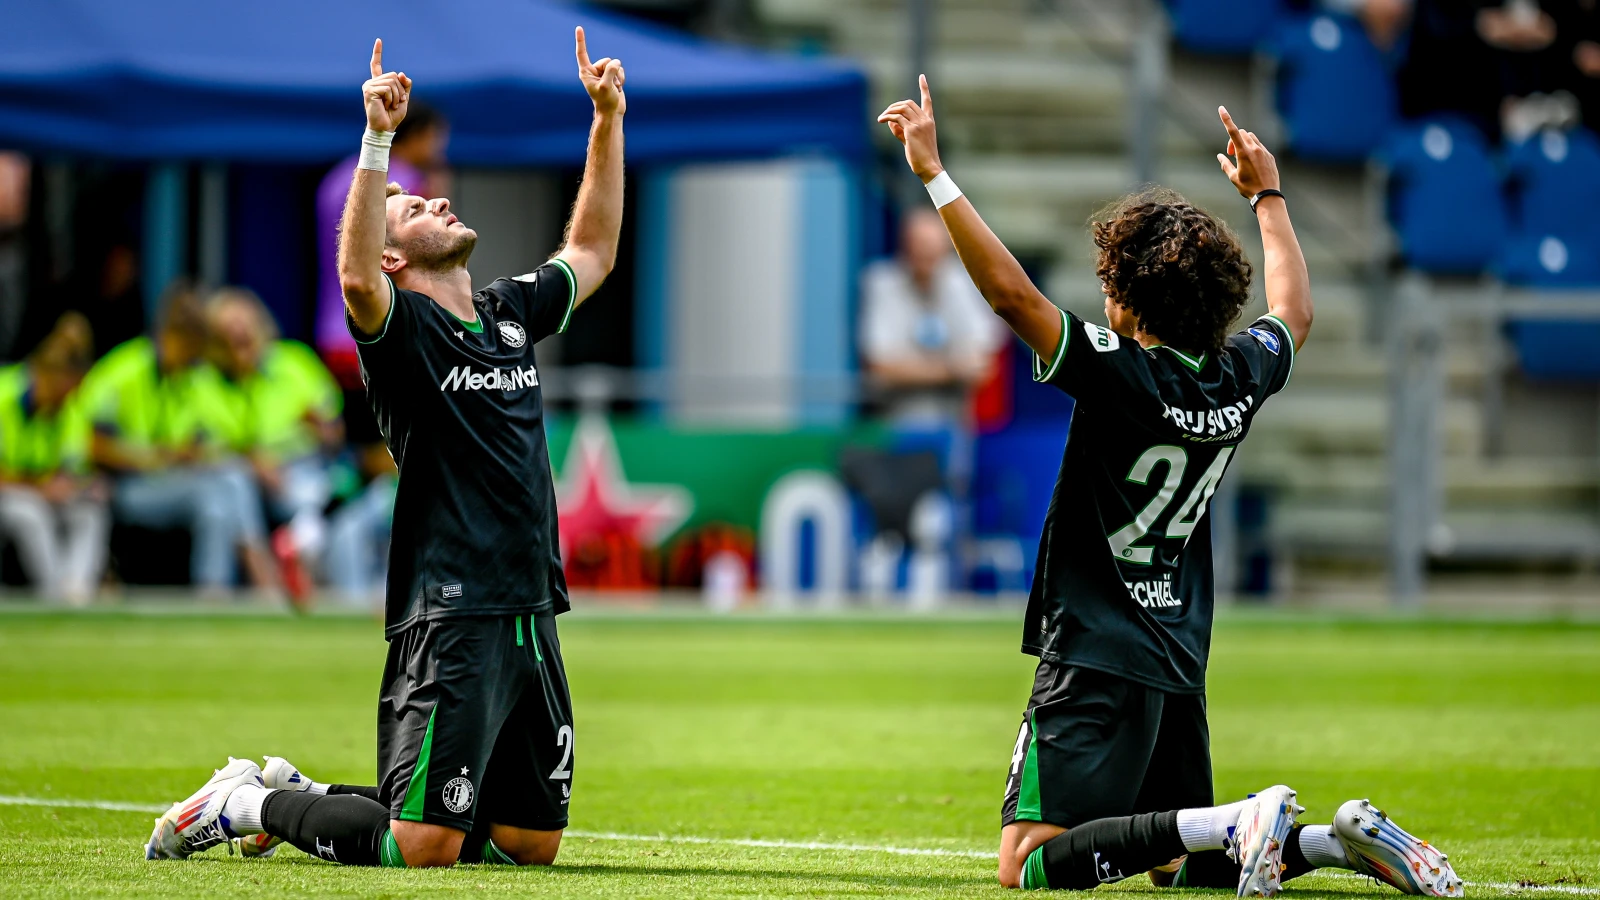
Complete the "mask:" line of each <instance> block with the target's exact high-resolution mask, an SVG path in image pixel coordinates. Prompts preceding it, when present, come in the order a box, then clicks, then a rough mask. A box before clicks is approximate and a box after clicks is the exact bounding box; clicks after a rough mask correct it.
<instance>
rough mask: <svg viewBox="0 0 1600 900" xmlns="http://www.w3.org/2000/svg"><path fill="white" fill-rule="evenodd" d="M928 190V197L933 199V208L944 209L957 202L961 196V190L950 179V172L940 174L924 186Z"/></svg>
mask: <svg viewBox="0 0 1600 900" xmlns="http://www.w3.org/2000/svg"><path fill="white" fill-rule="evenodd" d="M924 187H926V188H927V189H928V196H929V197H932V198H933V208H934V209H942V208H944V207H945V206H946V205H947V204H950V203H954V202H956V198H957V197H959V196H961V188H958V187H956V183H955V182H954V181H952V180H951V179H950V173H949V172H940V173H939V174H938V175H935V176H934V178H933V180H932V181H930V182H928V183H927V184H926V185H924Z"/></svg>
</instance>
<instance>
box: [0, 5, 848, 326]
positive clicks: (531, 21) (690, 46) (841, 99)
mask: <svg viewBox="0 0 1600 900" xmlns="http://www.w3.org/2000/svg"><path fill="white" fill-rule="evenodd" d="M577 25H582V26H584V28H585V30H586V32H587V34H588V42H589V49H590V52H591V55H592V56H593V57H594V58H596V59H598V58H601V57H615V58H620V59H621V60H622V61H623V63H624V65H626V67H627V71H628V88H627V90H628V97H629V103H628V120H627V132H628V138H627V140H628V162H629V164H630V165H634V166H637V165H639V164H650V163H669V164H670V163H673V162H678V161H716V160H738V159H751V158H764V157H765V158H771V157H779V156H790V155H806V156H811V155H817V156H829V157H833V158H836V159H840V160H842V161H844V162H845V163H846V165H856V164H859V162H860V161H861V160H862V159H863V158H864V157H865V154H866V151H867V148H868V141H867V135H868V128H869V127H870V122H871V119H870V116H868V114H867V108H866V102H867V91H866V80H865V78H864V76H863V75H862V73H861V72H860V71H859V70H858V69H856V68H855V67H853V66H852V65H850V64H849V63H847V62H843V61H839V60H830V59H820V58H799V57H785V56H779V55H775V54H770V53H763V52H757V51H753V50H748V49H743V48H739V47H733V46H727V45H719V44H711V43H707V42H704V41H701V40H697V39H695V38H693V37H689V36H686V35H682V34H678V33H675V32H671V31H669V30H666V29H663V28H660V27H657V26H654V25H651V24H648V23H641V22H638V21H635V20H630V19H626V18H624V17H621V16H617V15H614V14H610V13H607V12H604V11H600V10H595V9H592V8H588V7H584V6H580V5H574V4H569V3H561V2H553V0H452V2H450V3H441V2H437V0H381V2H380V0H273V2H270V3H240V2H233V0H221V2H219V0H139V2H133V3H130V2H126V0H50V2H47V3H31V4H21V5H18V6H17V8H16V9H14V10H11V11H10V15H8V16H7V21H6V27H5V28H3V29H0V148H6V149H20V150H24V151H28V152H32V153H35V154H41V155H60V156H65V157H76V158H79V159H99V160H111V161H125V162H130V163H146V162H148V163H151V164H152V165H151V166H150V168H149V170H148V177H147V178H146V180H145V182H144V192H143V198H144V199H143V204H144V205H143V210H144V212H143V227H142V229H141V233H142V235H143V238H142V242H141V247H142V249H141V255H142V259H141V264H140V279H141V283H142V292H143V294H144V298H145V303H146V305H147V307H148V306H150V305H151V304H153V303H154V302H155V301H156V299H157V297H158V296H159V294H160V293H161V291H162V289H163V288H164V286H165V285H166V284H168V283H169V281H170V279H171V278H173V277H174V276H177V275H180V274H183V273H185V272H186V271H195V272H197V273H198V274H199V275H200V276H201V277H202V278H203V279H206V280H212V281H222V280H231V281H234V282H235V283H242V284H246V285H249V286H251V287H253V288H255V289H256V291H257V292H258V293H260V294H261V295H262V297H263V299H264V300H266V301H267V304H268V305H269V307H271V308H272V309H273V311H274V313H276V314H277V315H278V316H279V317H280V321H281V322H282V323H283V324H284V326H285V330H286V331H287V332H288V333H290V334H293V335H296V336H298V335H300V334H303V333H305V332H304V328H305V326H304V319H305V310H304V309H303V307H304V306H305V298H304V293H305V292H304V289H303V284H304V282H305V280H306V277H305V272H306V271H307V270H308V268H310V267H312V266H314V265H315V261H314V258H312V257H310V256H308V252H309V251H308V250H307V249H306V248H304V247H301V246H299V245H298V244H296V243H295V237H294V236H295V235H297V234H304V232H305V229H304V221H305V214H304V213H303V211H302V210H300V209H299V208H297V207H294V205H293V204H292V203H291V204H285V203H283V202H282V201H283V199H284V198H285V197H293V196H295V195H296V194H304V193H305V191H304V188H303V186H302V185H301V184H300V182H299V181H297V179H299V178H300V176H299V175H298V174H297V172H296V170H295V167H301V169H302V170H303V169H305V168H306V167H319V166H325V165H328V164H331V163H334V162H335V161H336V160H339V159H342V158H344V157H346V156H348V155H349V154H351V153H352V152H354V151H355V149H356V148H357V146H358V143H359V139H360V134H361V129H362V127H363V125H364V120H363V116H362V112H361V95H360V85H361V83H362V82H363V81H364V80H365V79H366V78H367V77H368V75H369V74H370V73H369V70H368V60H369V58H370V55H371V49H372V41H373V38H375V37H381V38H383V41H384V66H385V68H386V69H393V70H399V71H404V72H405V73H407V74H408V75H410V76H411V77H412V78H413V79H414V80H415V82H416V94H417V96H418V97H419V98H422V99H425V100H427V101H428V102H429V103H430V104H432V105H434V106H436V107H438V108H440V109H441V110H442V111H443V112H444V113H445V114H446V115H447V116H448V118H449V120H450V123H451V137H450V148H449V156H450V160H451V162H452V163H453V164H455V165H460V166H469V167H471V166H484V167H488V166H493V167H518V166H522V167H535V166H557V167H559V166H565V167H574V166H578V165H581V164H582V161H583V157H584V152H585V147H586V144H587V135H588V130H589V125H590V119H591V114H592V107H591V105H590V102H589V98H588V96H587V95H586V94H585V93H584V91H583V87H582V85H581V84H580V82H579V80H578V77H577V64H576V61H575V59H574V56H573V28H574V27H575V26H577ZM191 163H199V164H202V168H201V172H202V174H203V175H204V176H205V177H209V178H210V179H211V180H210V181H206V180H204V179H202V180H201V181H199V182H193V181H191V178H190V165H189V164H191ZM225 166H226V168H224V167H225ZM192 184H199V188H198V190H199V193H200V196H201V198H202V199H201V202H199V203H196V204H191V199H190V197H189V191H190V186H191V185H192ZM229 184H231V185H232V187H231V188H230V187H228V185H229ZM207 185H211V186H212V187H213V188H215V190H212V192H211V194H209V195H208V194H207ZM230 194H231V199H230V200H226V201H224V202H223V203H221V204H208V203H207V202H205V198H206V197H207V196H229V195H230ZM306 202H307V203H309V200H307V201H306ZM190 209H194V210H197V211H198V213H197V215H198V218H197V220H196V221H195V222H193V223H190V222H189V221H188V218H187V216H188V212H187V211H188V210H190ZM218 210H222V211H221V212H218ZM208 211H210V212H209V216H210V217H209V218H208V217H207V216H208ZM219 216H221V217H223V218H225V219H226V220H227V224H224V222H223V221H220V220H219V218H218V217H219ZM191 235H192V236H193V244H192V245H191V242H190V238H191ZM218 242H222V245H220V248H219V243H218ZM191 246H193V247H194V248H195V252H194V256H195V257H196V258H195V259H194V260H190V259H189V254H190V250H189V248H190V247H191ZM208 248H209V251H208ZM246 248H248V249H246ZM208 261H209V262H208Z"/></svg>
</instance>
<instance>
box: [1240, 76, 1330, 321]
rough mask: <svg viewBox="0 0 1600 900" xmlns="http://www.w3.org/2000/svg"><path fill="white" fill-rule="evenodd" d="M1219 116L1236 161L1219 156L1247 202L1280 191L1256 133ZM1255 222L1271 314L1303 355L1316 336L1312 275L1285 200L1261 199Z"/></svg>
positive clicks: (1275, 163)
mask: <svg viewBox="0 0 1600 900" xmlns="http://www.w3.org/2000/svg"><path fill="white" fill-rule="evenodd" d="M1217 115H1218V116H1220V117H1221V118H1222V126H1223V127H1224V128H1226V129H1227V130H1228V155H1229V156H1232V157H1233V159H1231V160H1230V159H1228V157H1227V156H1224V155H1222V154H1221V153H1218V154H1217V162H1218V163H1219V164H1221V166H1222V172H1223V174H1225V175H1227V176H1228V180H1229V181H1231V182H1233V186H1234V187H1236V188H1238V189H1239V193H1240V194H1242V195H1244V197H1245V198H1247V199H1248V198H1251V197H1255V196H1256V195H1257V194H1259V193H1260V192H1262V191H1265V190H1274V191H1276V190H1278V189H1279V187H1280V180H1279V178H1278V161H1277V160H1275V159H1273V158H1272V154H1271V153H1269V152H1267V148H1266V147H1263V146H1262V145H1261V141H1260V140H1259V139H1258V138H1257V137H1256V136H1255V134H1253V133H1252V132H1249V131H1244V130H1242V129H1240V128H1239V126H1237V125H1235V124H1233V117H1232V116H1230V115H1228V111H1227V110H1226V109H1224V108H1222V107H1220V106H1219V107H1217ZM1256 218H1257V219H1259V220H1260V222H1261V246H1262V249H1263V250H1264V251H1265V253H1266V260H1265V262H1264V264H1263V266H1262V268H1263V269H1265V271H1266V277H1265V279H1264V284H1265V286H1266V291H1267V312H1269V313H1271V314H1272V315H1274V316H1276V317H1277V318H1278V319H1279V320H1281V321H1282V322H1283V324H1284V325H1287V326H1288V327H1289V331H1290V333H1291V334H1292V335H1293V336H1294V348H1295V349H1296V350H1299V349H1300V347H1301V345H1302V344H1304V343H1305V342H1306V338H1307V337H1309V336H1310V334H1311V276H1310V275H1309V274H1308V273H1307V272H1306V258H1305V255H1304V254H1302V253H1301V252H1300V240H1299V239H1298V238H1296V237H1295V236H1294V226H1293V225H1291V224H1289V205H1288V203H1286V202H1284V199H1283V197H1281V196H1276V195H1268V196H1266V197H1262V198H1260V199H1259V200H1257V201H1256Z"/></svg>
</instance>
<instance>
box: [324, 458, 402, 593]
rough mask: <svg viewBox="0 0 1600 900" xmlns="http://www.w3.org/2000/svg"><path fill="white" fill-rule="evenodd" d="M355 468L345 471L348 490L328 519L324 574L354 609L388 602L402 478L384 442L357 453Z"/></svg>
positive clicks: (345, 469)
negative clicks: (389, 562) (397, 490)
mask: <svg viewBox="0 0 1600 900" xmlns="http://www.w3.org/2000/svg"><path fill="white" fill-rule="evenodd" d="M351 457H352V458H353V460H354V465H353V466H346V467H342V470H343V471H344V473H345V474H346V475H347V478H346V480H347V481H348V485H347V487H346V488H345V489H344V490H343V491H340V492H339V493H340V494H341V495H342V496H341V497H340V498H339V499H340V500H341V501H342V502H341V503H340V505H339V506H338V507H337V508H336V509H334V511H333V512H332V513H331V514H330V515H329V516H328V549H327V551H326V552H325V553H324V554H323V557H322V559H323V563H322V571H323V576H324V578H325V579H326V581H327V584H328V587H329V588H330V590H331V593H332V594H333V596H334V598H335V599H337V600H339V601H341V602H343V603H345V604H347V605H353V606H370V605H372V604H374V603H378V604H381V603H382V601H383V586H384V576H385V574H386V563H387V559H388V556H387V547H388V544H389V529H390V526H391V525H392V524H393V522H394V494H395V488H396V487H397V486H398V485H399V482H400V479H399V473H398V472H396V471H395V465H394V460H393V459H391V458H390V457H389V449H388V448H387V447H385V446H384V445H383V444H382V443H381V442H380V443H375V444H358V445H356V446H355V447H353V448H352V452H351Z"/></svg>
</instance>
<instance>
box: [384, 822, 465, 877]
mask: <svg viewBox="0 0 1600 900" xmlns="http://www.w3.org/2000/svg"><path fill="white" fill-rule="evenodd" d="M389 830H390V833H391V834H393V835H394V842H395V846H396V847H397V848H398V849H399V850H400V855H401V857H403V858H404V861H405V866H406V868H408V869H431V868H437V867H440V866H453V865H455V864H456V860H457V859H458V858H459V857H460V856H461V841H462V839H463V838H465V837H466V832H464V831H460V830H458V829H455V828H447V827H445V826H443V825H429V824H428V823H426V822H405V821H401V820H399V819H395V820H392V821H391V822H390V823H389Z"/></svg>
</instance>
